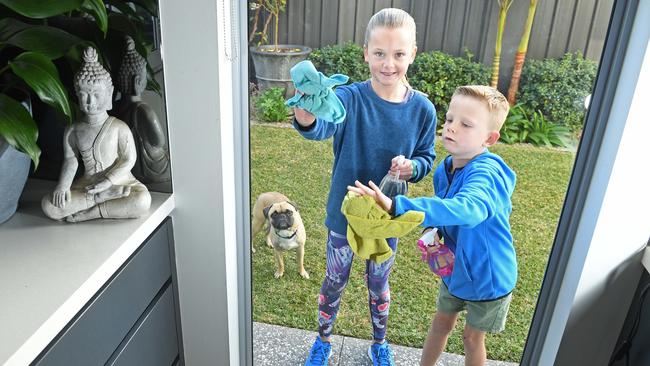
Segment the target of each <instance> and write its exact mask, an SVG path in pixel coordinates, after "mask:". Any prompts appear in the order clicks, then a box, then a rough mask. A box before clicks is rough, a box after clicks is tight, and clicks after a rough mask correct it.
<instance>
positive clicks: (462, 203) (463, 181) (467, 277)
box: [394, 149, 517, 301]
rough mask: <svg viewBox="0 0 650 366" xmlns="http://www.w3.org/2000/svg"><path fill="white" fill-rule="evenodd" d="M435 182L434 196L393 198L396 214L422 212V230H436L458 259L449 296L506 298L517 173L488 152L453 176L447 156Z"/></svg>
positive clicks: (511, 273) (512, 267)
mask: <svg viewBox="0 0 650 366" xmlns="http://www.w3.org/2000/svg"><path fill="white" fill-rule="evenodd" d="M433 180H434V182H433V184H434V188H435V191H436V194H435V196H434V197H420V198H414V199H409V198H407V197H405V196H397V197H395V201H394V209H395V215H401V214H402V213H404V212H406V211H408V210H418V211H422V212H424V213H425V218H424V222H423V223H422V226H425V227H431V226H433V227H437V228H439V229H440V233H441V234H442V235H443V236H444V240H445V244H446V245H447V246H449V248H450V249H451V250H452V251H453V252H454V254H455V256H456V261H455V263H454V270H453V272H452V274H451V275H450V276H447V277H443V281H444V283H445V285H446V286H447V288H448V289H449V292H450V293H451V294H452V295H454V296H456V297H458V298H461V299H464V300H469V301H489V300H495V299H498V298H501V297H503V296H506V295H508V294H509V293H510V292H511V291H512V290H513V288H514V287H515V283H516V282H517V259H516V257H515V248H514V246H513V243H512V234H511V232H510V222H509V220H510V213H511V212H512V203H511V200H510V198H511V196H512V192H513V190H514V187H515V182H516V175H515V173H514V172H513V171H512V169H510V168H509V167H508V166H507V165H506V163H505V162H504V161H503V159H501V157H499V156H498V155H495V154H492V153H490V152H488V151H487V149H486V150H485V152H484V153H482V154H480V155H478V156H476V157H475V158H474V159H472V160H471V161H470V162H469V163H467V165H465V166H464V167H463V168H460V169H456V170H455V171H454V172H453V173H451V157H450V156H449V157H447V158H446V159H445V161H444V163H443V164H440V165H438V167H437V168H436V171H435V173H434V176H433Z"/></svg>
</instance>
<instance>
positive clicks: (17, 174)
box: [0, 0, 160, 223]
mask: <svg viewBox="0 0 650 366" xmlns="http://www.w3.org/2000/svg"><path fill="white" fill-rule="evenodd" d="M138 9H142V10H144V11H146V12H148V13H149V14H151V15H152V16H153V15H156V13H157V10H156V6H155V3H154V2H153V1H152V0H133V1H124V0H106V3H105V2H104V0H65V1H52V2H47V3H43V2H42V1H40V0H0V45H2V46H1V47H0V65H3V66H0V197H2V200H0V201H2V202H0V204H1V206H0V223H1V222H2V221H4V220H7V219H8V217H9V216H11V214H13V212H14V211H15V209H16V202H17V200H18V198H19V197H20V193H21V192H22V189H23V185H24V183H25V181H26V178H27V174H28V171H29V165H30V160H31V161H32V162H33V164H34V170H36V169H38V168H39V166H42V164H40V162H41V149H40V148H39V142H40V141H41V140H42V138H43V137H47V136H45V135H47V134H48V133H51V131H52V130H55V131H57V130H58V131H59V132H60V134H59V135H58V136H50V137H52V139H53V140H58V143H59V144H60V143H61V140H62V132H63V127H64V125H65V124H69V123H72V121H73V120H74V115H75V110H76V104H75V102H74V100H73V99H72V98H71V97H70V96H71V94H72V93H71V92H70V91H71V90H72V75H73V73H74V72H75V71H76V70H77V68H78V66H79V63H80V57H81V50H82V49H83V47H85V46H89V45H90V46H93V47H95V48H96V49H97V50H98V51H99V52H100V54H101V55H102V59H103V61H104V62H103V63H104V64H105V66H106V68H107V69H108V70H109V71H111V72H116V71H117V68H118V63H119V60H120V58H121V55H122V53H123V50H122V48H123V44H124V42H123V39H124V35H126V34H128V35H130V36H131V37H132V38H133V39H135V40H136V48H137V49H138V51H139V52H140V53H141V54H143V55H144V56H145V58H146V55H147V54H148V48H147V45H146V44H145V42H144V41H143V34H142V33H143V32H142V28H143V23H144V22H145V19H144V18H143V16H142V15H141V13H142V11H141V12H138V11H137V10H138ZM150 76H151V75H150ZM149 79H150V80H149V81H150V85H151V89H154V90H156V91H158V92H159V90H160V88H159V86H158V85H157V84H155V81H153V78H152V77H150V78H149ZM159 93H160V92H159ZM32 106H34V109H33V111H34V113H32V108H31V107H32ZM44 107H45V108H44ZM45 109H50V110H52V111H55V112H53V113H50V114H51V115H54V116H56V117H57V118H56V119H58V120H60V121H63V123H51V121H44V119H45V118H44V117H42V115H38V113H37V110H38V111H42V110H45ZM37 122H38V123H37ZM57 124H59V125H60V126H55V127H53V126H54V125H57ZM39 130H41V134H40V135H41V136H40V137H41V138H39ZM43 131H47V133H42V132H43ZM37 141H39V142H37ZM59 146H60V145H59ZM59 153H60V152H59ZM3 157H4V158H3ZM3 177H4V178H3ZM9 178H11V179H9ZM10 197H11V198H10ZM3 209H4V213H3V212H2V210H3Z"/></svg>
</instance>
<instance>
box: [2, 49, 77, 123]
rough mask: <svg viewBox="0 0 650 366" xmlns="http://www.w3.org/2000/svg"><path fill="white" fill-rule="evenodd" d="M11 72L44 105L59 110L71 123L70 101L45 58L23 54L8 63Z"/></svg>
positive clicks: (32, 54)
mask: <svg viewBox="0 0 650 366" xmlns="http://www.w3.org/2000/svg"><path fill="white" fill-rule="evenodd" d="M9 66H10V67H11V70H12V71H13V72H14V73H15V74H16V75H18V76H19V77H20V78H22V79H23V80H24V81H25V82H26V83H27V85H29V86H30V87H31V88H32V89H33V90H34V91H35V92H36V94H37V95H38V97H39V98H40V99H41V100H42V101H43V102H45V103H47V104H49V105H51V106H52V107H54V108H56V109H58V110H60V111H61V112H63V114H65V115H66V116H67V117H68V121H69V122H71V121H72V111H71V108H70V100H69V98H68V92H67V91H66V89H65V87H64V86H63V83H61V79H60V78H59V73H58V72H57V70H56V67H55V66H54V64H53V63H52V61H50V60H49V59H48V58H47V57H45V56H43V55H41V54H39V53H35V52H25V53H22V54H20V55H18V56H17V57H16V58H14V59H13V60H12V61H10V62H9Z"/></svg>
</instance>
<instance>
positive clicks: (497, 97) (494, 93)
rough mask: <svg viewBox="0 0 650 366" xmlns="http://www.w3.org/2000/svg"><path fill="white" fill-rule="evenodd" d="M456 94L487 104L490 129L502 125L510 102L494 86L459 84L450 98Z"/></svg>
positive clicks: (495, 129) (498, 128)
mask: <svg viewBox="0 0 650 366" xmlns="http://www.w3.org/2000/svg"><path fill="white" fill-rule="evenodd" d="M456 95H466V96H469V97H474V98H476V99H478V100H481V101H484V102H485V104H486V105H487V108H488V111H489V112H490V120H489V121H488V128H489V129H490V130H492V131H499V130H500V129H501V126H503V122H505V120H506V117H508V111H509V110H510V104H509V103H508V100H507V99H506V97H504V96H503V94H501V92H499V91H498V90H496V89H495V88H492V87H489V86H487V85H465V86H459V87H458V88H456V91H454V95H453V96H452V98H453V97H455V96H456Z"/></svg>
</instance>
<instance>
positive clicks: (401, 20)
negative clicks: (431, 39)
mask: <svg viewBox="0 0 650 366" xmlns="http://www.w3.org/2000/svg"><path fill="white" fill-rule="evenodd" d="M379 27H384V28H388V29H395V28H401V27H405V28H407V29H408V30H409V31H410V33H411V38H412V40H413V47H415V46H416V39H415V20H414V19H413V17H412V16H411V14H409V13H407V12H406V11H404V10H402V9H397V8H384V9H381V10H380V11H378V12H376V13H375V15H373V16H372V17H371V18H370V21H368V26H367V27H366V35H365V38H364V40H363V47H368V40H370V35H371V34H372V31H374V30H375V28H379ZM402 82H403V83H404V85H406V87H407V88H409V89H411V84H409V82H408V80H407V79H406V75H405V76H404V77H403V78H402Z"/></svg>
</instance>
